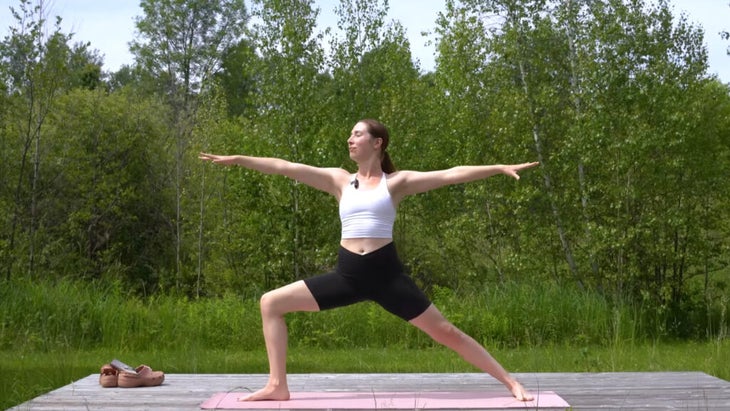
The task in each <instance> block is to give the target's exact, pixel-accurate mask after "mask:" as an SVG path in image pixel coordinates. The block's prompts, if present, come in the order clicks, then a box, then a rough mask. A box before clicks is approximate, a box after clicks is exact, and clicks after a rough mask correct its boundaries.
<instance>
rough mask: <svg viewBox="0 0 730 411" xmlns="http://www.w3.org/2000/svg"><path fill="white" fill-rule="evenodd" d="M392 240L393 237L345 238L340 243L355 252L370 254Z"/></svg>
mask: <svg viewBox="0 0 730 411" xmlns="http://www.w3.org/2000/svg"><path fill="white" fill-rule="evenodd" d="M392 242H393V239H392V238H343V239H342V240H341V241H340V245H341V246H342V247H343V248H344V249H345V250H347V251H351V252H353V253H355V254H368V253H372V252H373V251H375V250H377V249H380V248H383V247H385V246H386V245H388V244H390V243H392Z"/></svg>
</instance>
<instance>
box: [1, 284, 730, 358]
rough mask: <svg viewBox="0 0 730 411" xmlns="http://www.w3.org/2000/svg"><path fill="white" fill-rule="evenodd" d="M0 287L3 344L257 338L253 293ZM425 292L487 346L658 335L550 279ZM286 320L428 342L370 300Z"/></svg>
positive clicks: (651, 324) (255, 342)
mask: <svg viewBox="0 0 730 411" xmlns="http://www.w3.org/2000/svg"><path fill="white" fill-rule="evenodd" d="M3 285H4V286H3V287H2V289H1V290H0V299H1V300H2V310H1V311H0V349H2V350H9V349H17V348H19V347H24V348H23V350H25V351H41V352H43V351H55V350H59V349H71V350H88V349H98V348H109V349H114V350H131V351H138V350H146V349H147V348H149V347H157V348H158V349H162V350H167V349H174V350H180V349H195V348H197V347H206V348H210V349H232V348H235V349H239V350H255V349H258V348H259V347H261V346H262V345H263V339H262V336H261V332H260V329H261V322H260V316H259V308H258V298H256V297H249V298H244V297H240V296H236V295H233V294H229V295H226V296H223V297H220V298H210V299H198V300H193V299H188V298H184V297H177V296H166V295H158V296H154V297H150V298H140V297H137V296H133V295H128V294H126V293H125V292H124V291H123V290H122V289H120V288H118V287H115V286H113V285H109V284H100V283H80V282H75V281H70V280H61V281H58V282H54V283H50V282H30V281H23V280H16V281H12V282H8V283H4V284H3ZM432 298H433V301H434V303H435V304H436V306H437V307H438V308H439V309H440V310H441V311H442V312H443V313H444V315H445V316H446V317H447V318H448V319H450V320H451V321H452V322H454V323H455V324H456V325H457V326H459V327H460V328H462V329H463V330H464V331H465V332H467V333H468V334H470V335H471V336H473V337H474V338H475V339H477V340H478V341H480V342H482V343H484V344H486V345H490V346H500V347H518V346H532V347H539V346H547V345H555V344H571V345H576V346H581V345H614V346H615V345H617V344H620V343H622V342H636V343H640V342H645V341H654V340H656V339H658V338H659V339H661V338H663V337H666V335H665V334H662V326H661V324H663V320H662V319H661V318H658V317H657V316H656V315H655V314H656V312H655V311H653V310H650V309H644V308H642V307H637V306H635V305H632V304H628V303H625V302H621V301H618V302H617V301H610V300H608V299H607V298H606V297H604V296H602V295H600V294H597V293H590V292H586V291H580V290H577V289H573V288H569V287H560V286H558V285H555V284H542V285H539V286H535V285H529V284H506V285H503V286H500V287H493V288H485V289H482V290H471V291H469V292H466V293H465V292H459V293H457V292H454V291H452V290H449V289H445V288H436V289H435V290H433V292H432ZM287 320H288V325H289V330H290V334H291V339H290V340H291V344H292V345H293V346H297V345H300V346H305V347H318V348H377V347H393V346H396V347H401V348H425V347H431V346H433V342H432V341H431V340H430V339H429V338H428V337H426V336H425V335H424V334H423V333H421V332H420V331H418V330H417V329H415V328H414V327H412V326H410V325H409V324H407V323H405V322H403V321H401V320H400V319H398V318H397V317H394V316H393V315H391V314H389V313H388V312H386V311H385V310H383V309H382V308H380V307H379V306H377V305H375V304H373V303H362V304H356V305H354V306H350V307H345V308H341V309H337V310H331V311H325V312H321V313H294V314H290V315H289V316H288V317H287ZM725 321H726V320H725ZM717 329H718V330H720V331H723V330H727V326H726V325H725V326H724V327H717ZM723 333H725V331H723ZM719 337H720V338H722V337H724V336H723V335H720V336H719Z"/></svg>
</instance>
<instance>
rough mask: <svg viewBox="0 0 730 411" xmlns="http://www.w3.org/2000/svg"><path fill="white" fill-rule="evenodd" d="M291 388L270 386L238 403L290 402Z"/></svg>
mask: <svg viewBox="0 0 730 411" xmlns="http://www.w3.org/2000/svg"><path fill="white" fill-rule="evenodd" d="M288 400H289V388H287V387H282V386H278V387H269V386H268V385H267V386H266V387H264V388H262V389H260V390H258V391H256V392H255V393H253V394H251V395H249V396H248V397H241V398H239V399H238V401H288Z"/></svg>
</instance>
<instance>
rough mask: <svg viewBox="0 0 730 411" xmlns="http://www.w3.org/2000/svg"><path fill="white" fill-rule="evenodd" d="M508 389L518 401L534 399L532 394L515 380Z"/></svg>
mask: <svg viewBox="0 0 730 411" xmlns="http://www.w3.org/2000/svg"><path fill="white" fill-rule="evenodd" d="M510 391H512V395H514V397H515V398H517V399H518V400H519V401H532V400H533V399H534V397H533V396H532V394H530V393H529V392H527V390H525V387H523V386H522V384H520V383H519V382H517V381H515V382H513V383H512V387H511V388H510Z"/></svg>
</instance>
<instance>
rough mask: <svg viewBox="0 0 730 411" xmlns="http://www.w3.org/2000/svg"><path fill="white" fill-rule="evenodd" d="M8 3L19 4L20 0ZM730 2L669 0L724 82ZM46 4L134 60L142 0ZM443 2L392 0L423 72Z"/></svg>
mask: <svg viewBox="0 0 730 411" xmlns="http://www.w3.org/2000/svg"><path fill="white" fill-rule="evenodd" d="M8 3H9V4H10V5H12V6H13V7H15V8H16V9H17V8H18V3H19V2H18V1H17V0H10V1H9V2H8ZM8 3H6V4H8ZM315 3H316V5H317V6H319V8H320V9H321V12H320V17H319V19H320V25H321V26H322V27H323V28H324V27H328V26H329V27H335V26H336V25H337V18H336V16H335V15H334V8H335V6H336V5H337V4H339V0H316V1H315ZM729 3H730V0H670V4H671V5H672V6H671V7H673V9H674V10H673V11H674V13H673V14H674V15H675V16H677V15H679V14H680V13H686V15H687V16H688V18H689V20H690V21H691V22H693V23H695V24H696V25H698V26H701V27H702V28H703V29H704V30H705V44H706V45H707V48H708V56H709V66H710V68H709V73H711V74H717V75H718V76H719V78H720V79H721V80H722V81H723V82H726V83H728V82H730V56H728V55H727V48H728V46H729V45H730V42H729V41H725V40H722V39H721V38H720V35H719V32H720V31H723V30H727V31H730V5H729ZM46 4H47V5H48V6H49V7H50V9H51V12H50V13H49V14H50V15H51V16H61V17H62V18H63V25H62V28H63V31H64V32H73V33H75V35H74V42H77V41H78V42H86V41H89V42H91V48H93V49H97V50H99V52H100V53H101V54H102V55H103V56H104V69H105V70H110V71H115V70H117V69H118V68H119V67H120V66H121V65H122V64H130V63H131V62H132V56H131V54H130V53H129V46H128V43H129V42H130V41H131V40H132V39H134V37H135V28H134V17H135V16H139V15H141V9H140V8H139V0H113V1H100V0H50V1H47V3H46ZM443 4H444V1H443V0H390V13H389V17H390V18H391V19H394V20H398V21H400V23H401V24H402V25H403V27H405V29H406V31H407V34H408V36H409V39H410V43H411V52H412V53H413V56H414V58H416V59H418V61H419V62H420V66H421V69H422V70H424V71H428V70H432V69H433V67H434V48H433V46H427V45H426V43H427V41H428V39H429V38H427V37H423V36H422V35H421V33H422V32H424V31H429V30H432V29H433V28H434V27H435V26H436V23H435V21H436V18H437V16H438V13H439V12H440V11H442V10H443ZM52 21H53V20H51V22H52ZM14 24H15V21H14V20H13V19H12V16H11V14H10V9H9V6H5V7H4V8H3V9H0V33H2V36H3V37H5V36H6V35H7V34H8V27H9V26H10V25H14Z"/></svg>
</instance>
